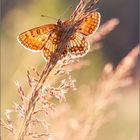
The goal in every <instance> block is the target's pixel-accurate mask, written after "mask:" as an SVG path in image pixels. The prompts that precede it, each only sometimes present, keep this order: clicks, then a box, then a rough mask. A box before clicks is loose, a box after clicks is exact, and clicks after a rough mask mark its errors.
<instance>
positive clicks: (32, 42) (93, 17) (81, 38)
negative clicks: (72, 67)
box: [17, 11, 101, 60]
mask: <svg viewBox="0 0 140 140" xmlns="http://www.w3.org/2000/svg"><path fill="white" fill-rule="evenodd" d="M100 18H101V15H100V13H99V12H97V11H91V12H88V13H86V14H85V13H83V14H81V15H80V17H78V18H77V19H76V18H75V17H74V16H71V17H70V18H68V19H67V20H65V21H61V20H60V19H59V20H58V21H57V23H56V24H46V25H43V26H40V27H36V28H33V29H31V30H28V31H25V32H23V33H21V34H19V36H18V37H17V39H18V41H19V43H20V44H21V45H22V46H23V47H25V48H26V49H28V50H30V51H33V52H38V51H42V52H43V56H44V58H45V59H46V60H49V59H50V58H51V56H52V54H53V53H54V52H55V50H56V49H57V47H58V44H59V43H60V41H61V37H62V36H63V33H64V32H65V29H67V28H68V27H69V28H70V27H71V28H75V30H74V31H73V33H72V34H71V35H69V36H68V40H67V41H66V42H65V49H64V50H63V52H62V53H61V54H60V55H61V56H60V59H61V58H64V57H65V56H66V55H67V54H68V53H69V54H70V55H71V56H72V57H74V58H78V57H82V56H84V55H86V54H87V52H88V50H89V48H90V46H89V43H88V41H87V40H86V36H88V35H91V34H93V33H94V32H95V31H96V30H97V29H98V27H99V25H100ZM62 47H63V46H62Z"/></svg>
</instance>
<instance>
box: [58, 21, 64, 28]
mask: <svg viewBox="0 0 140 140" xmlns="http://www.w3.org/2000/svg"><path fill="white" fill-rule="evenodd" d="M57 25H58V26H60V27H62V26H63V22H62V21H61V20H60V19H58V21H57Z"/></svg>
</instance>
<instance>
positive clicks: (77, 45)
mask: <svg viewBox="0 0 140 140" xmlns="http://www.w3.org/2000/svg"><path fill="white" fill-rule="evenodd" d="M68 50H69V52H70V54H71V56H72V57H82V56H84V55H86V54H87V52H88V50H89V44H88V42H87V41H86V39H85V37H84V36H82V35H81V34H80V33H78V32H76V33H75V34H74V35H73V36H71V38H70V40H69V42H68Z"/></svg>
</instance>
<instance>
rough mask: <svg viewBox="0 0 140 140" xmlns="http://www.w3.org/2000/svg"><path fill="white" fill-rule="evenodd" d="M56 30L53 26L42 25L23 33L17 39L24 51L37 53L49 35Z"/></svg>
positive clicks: (55, 26)
mask: <svg viewBox="0 0 140 140" xmlns="http://www.w3.org/2000/svg"><path fill="white" fill-rule="evenodd" d="M56 29H57V25H55V24H48V25H43V26H40V27H36V28H33V29H31V30H28V31H26V32H23V33H21V34H20V35H19V36H18V37H17V38H18V41H19V42H20V44H21V45H22V46H24V47H25V48H26V49H29V50H32V51H38V50H41V49H42V48H43V47H44V45H45V43H46V41H47V39H48V37H49V35H50V33H51V32H53V31H54V30H56Z"/></svg>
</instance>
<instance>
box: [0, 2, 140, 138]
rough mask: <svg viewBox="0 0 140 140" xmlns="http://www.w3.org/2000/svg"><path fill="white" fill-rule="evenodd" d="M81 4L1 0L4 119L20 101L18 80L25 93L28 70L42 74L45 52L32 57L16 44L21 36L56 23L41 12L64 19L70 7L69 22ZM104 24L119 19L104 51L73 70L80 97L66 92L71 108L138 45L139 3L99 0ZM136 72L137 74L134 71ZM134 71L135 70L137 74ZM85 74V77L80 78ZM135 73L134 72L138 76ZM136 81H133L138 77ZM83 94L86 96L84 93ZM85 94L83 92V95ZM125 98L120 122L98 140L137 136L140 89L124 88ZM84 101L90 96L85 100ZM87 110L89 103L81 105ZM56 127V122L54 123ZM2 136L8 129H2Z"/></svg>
mask: <svg viewBox="0 0 140 140" xmlns="http://www.w3.org/2000/svg"><path fill="white" fill-rule="evenodd" d="M77 3H78V0H51V1H50V0H30V1H29V0H21V1H18V0H12V1H9V0H2V31H1V32H2V33H1V112H2V113H1V115H2V117H3V113H4V110H5V109H7V108H12V105H13V102H15V101H16V102H18V100H19V97H18V95H17V93H16V87H15V84H14V83H15V82H16V81H19V82H21V83H22V85H23V87H24V88H25V91H27V93H28V91H29V89H28V88H27V87H26V83H25V81H26V80H27V79H26V70H27V69H30V68H31V67H36V68H37V69H38V70H39V71H41V70H42V68H43V66H44V64H45V61H44V59H43V58H42V55H41V53H33V52H30V51H28V50H26V49H24V48H23V47H22V46H21V45H20V44H19V43H18V42H17V40H16V37H17V35H18V34H19V33H21V32H23V31H26V30H28V29H31V28H33V27H37V26H40V25H43V24H48V23H55V22H56V21H54V20H53V19H50V18H44V17H41V15H42V14H44V15H48V16H52V17H55V18H57V19H58V18H60V17H61V15H62V14H63V13H64V12H65V10H66V9H67V7H69V5H72V9H70V10H69V11H68V12H67V13H66V15H65V18H66V17H68V16H69V15H70V14H71V13H72V11H73V9H74V8H75V6H76V5H77ZM97 7H99V11H100V12H101V14H102V19H101V22H102V23H104V22H105V21H107V20H108V19H110V18H112V17H117V18H119V19H120V25H119V26H118V28H117V29H115V30H114V31H113V32H112V33H111V34H110V35H109V36H107V37H106V38H105V39H104V40H103V41H102V44H103V46H104V48H103V49H101V50H99V51H96V52H94V53H92V54H90V55H88V56H85V57H84V59H89V60H90V63H91V64H90V65H89V66H88V67H85V68H82V69H81V70H80V71H79V70H77V71H75V72H73V77H74V78H75V79H76V81H77V82H76V85H77V88H78V93H77V92H74V93H68V95H67V96H68V98H67V102H68V103H70V104H71V106H72V107H74V106H75V104H76V100H77V98H78V96H80V94H86V92H87V90H88V88H89V87H88V85H89V83H92V82H96V81H97V79H98V78H99V76H100V73H101V71H102V69H103V66H104V64H105V63H106V62H113V63H114V64H117V63H118V62H119V61H120V60H121V58H122V57H124V56H125V55H126V54H127V53H128V52H129V51H130V49H132V48H133V47H135V46H136V45H137V44H138V0H135V1H131V0H123V1H121V0H118V1H111V0H106V1H105V0H104V1H103V0H101V1H100V2H99V4H98V6H97ZM136 71H137V70H136ZM136 71H135V72H136ZM81 75H82V76H81ZM134 75H136V74H134ZM134 78H135V77H134ZM81 90H82V92H80V91H81ZM83 91H85V92H83ZM122 94H123V100H122V101H120V104H118V105H116V107H115V110H116V112H117V113H118V115H117V118H116V119H114V120H113V121H111V122H109V123H108V124H106V125H104V127H103V128H102V129H101V131H100V132H99V135H98V136H97V138H96V139H97V140H111V139H112V138H113V139H114V140H128V139H131V137H132V136H133V135H135V131H136V129H137V127H138V126H137V123H138V102H139V100H138V85H137V83H136V84H134V85H133V86H132V87H130V88H129V89H123V92H122ZM85 97H86V96H85ZM83 104H85V106H86V103H83ZM54 125H55V124H54ZM2 132H3V134H2V135H3V137H5V136H6V135H7V131H5V130H4V131H2Z"/></svg>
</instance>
